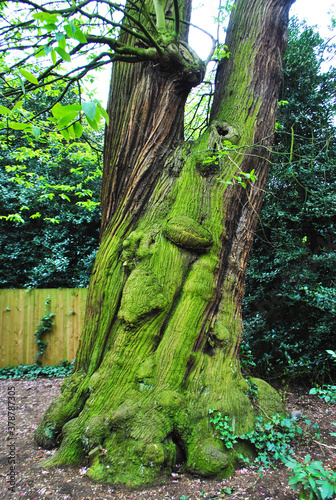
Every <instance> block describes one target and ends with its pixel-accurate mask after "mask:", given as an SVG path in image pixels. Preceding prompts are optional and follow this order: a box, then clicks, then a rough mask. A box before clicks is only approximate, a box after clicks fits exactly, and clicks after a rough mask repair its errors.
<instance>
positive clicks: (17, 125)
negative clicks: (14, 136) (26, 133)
mask: <svg viewBox="0 0 336 500" xmlns="http://www.w3.org/2000/svg"><path fill="white" fill-rule="evenodd" d="M8 126H9V128H12V129H13V130H26V129H27V128H28V127H30V125H29V124H28V123H18V122H9V124H8Z"/></svg>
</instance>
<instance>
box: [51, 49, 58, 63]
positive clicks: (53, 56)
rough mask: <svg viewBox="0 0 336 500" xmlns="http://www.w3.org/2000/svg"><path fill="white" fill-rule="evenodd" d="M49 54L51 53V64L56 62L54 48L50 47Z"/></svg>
mask: <svg viewBox="0 0 336 500" xmlns="http://www.w3.org/2000/svg"><path fill="white" fill-rule="evenodd" d="M50 55H51V60H52V62H53V64H56V61H57V56H56V51H55V49H52V51H51V53H50Z"/></svg>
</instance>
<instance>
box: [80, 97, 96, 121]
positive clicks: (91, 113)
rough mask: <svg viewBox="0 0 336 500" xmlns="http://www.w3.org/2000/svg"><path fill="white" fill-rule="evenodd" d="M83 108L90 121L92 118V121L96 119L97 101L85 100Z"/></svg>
mask: <svg viewBox="0 0 336 500" xmlns="http://www.w3.org/2000/svg"><path fill="white" fill-rule="evenodd" d="M82 109H83V111H84V113H85V116H86V118H87V119H88V121H89V120H90V121H91V122H92V121H94V120H95V117H96V112H97V102H95V101H91V102H83V103H82Z"/></svg>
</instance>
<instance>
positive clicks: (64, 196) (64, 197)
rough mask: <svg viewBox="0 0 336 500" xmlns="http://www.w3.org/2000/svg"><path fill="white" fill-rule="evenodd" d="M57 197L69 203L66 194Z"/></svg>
mask: <svg viewBox="0 0 336 500" xmlns="http://www.w3.org/2000/svg"><path fill="white" fill-rule="evenodd" d="M59 196H60V198H62V200H66V201H68V202H69V203H70V198H69V196H67V195H66V194H64V193H62V194H60V195H59Z"/></svg>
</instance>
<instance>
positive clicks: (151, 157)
mask: <svg viewBox="0 0 336 500" xmlns="http://www.w3.org/2000/svg"><path fill="white" fill-rule="evenodd" d="M292 3H293V2H292V0H262V1H261V0H259V1H257V0H238V1H237V2H236V8H235V9H233V14H232V16H231V20H230V26H229V29H228V35H227V40H226V44H227V45H228V47H229V51H230V52H231V56H230V58H229V59H225V60H223V61H222V62H221V63H220V65H219V68H218V72H217V78H216V92H215V97H214V103H213V108H212V114H211V123H210V125H209V127H208V129H207V131H206V132H205V133H204V134H203V135H202V136H201V137H200V138H199V139H198V140H197V141H196V142H195V143H193V144H190V143H189V144H184V143H183V140H182V137H183V109H184V104H185V101H186V98H187V96H188V93H189V91H190V89H191V87H192V86H193V85H195V84H196V83H197V82H199V81H200V79H201V77H202V72H203V65H202V63H201V62H200V60H199V59H198V58H197V57H196V56H195V55H194V54H193V53H192V51H190V50H189V49H188V47H187V45H186V44H185V41H184V40H183V41H181V40H175V42H174V43H171V42H170V43H169V44H167V53H166V57H164V58H163V60H162V62H161V63H160V64H154V63H152V62H146V63H138V64H134V65H130V64H127V63H124V62H123V63H117V64H115V66H114V68H113V72H112V81H111V91H110V100H109V106H108V112H109V115H110V125H109V127H107V129H106V137H105V160H104V161H105V163H104V176H103V188H102V211H103V220H102V237H101V244H100V249H99V252H98V255H97V259H96V263H95V266H94V269H93V273H92V278H91V282H90V290H89V297H88V302H87V309H86V320H85V328H84V331H83V334H82V338H81V344H80V347H79V350H78V353H77V357H76V367H75V372H74V373H73V374H72V375H71V376H70V377H69V378H68V379H67V380H66V381H65V382H64V384H63V388H62V394H61V396H60V397H59V398H58V399H57V400H56V401H55V402H53V403H52V405H51V406H50V408H49V410H48V411H47V413H46V415H45V416H44V418H43V421H42V423H41V425H40V426H39V428H38V430H37V432H36V440H37V443H38V444H39V445H41V446H45V447H47V448H52V447H55V446H57V445H58V444H59V443H60V448H59V450H58V451H57V452H56V454H55V455H54V456H53V457H52V458H51V459H50V460H49V461H48V464H49V465H56V464H75V463H79V462H81V461H83V460H85V459H88V460H89V463H90V468H89V470H88V475H89V476H90V477H92V478H93V479H95V480H99V481H112V482H114V483H124V484H126V485H128V486H138V485H141V484H145V483H149V482H153V481H154V480H155V479H156V478H157V477H158V476H159V475H160V474H161V473H162V471H164V470H168V471H171V470H172V467H173V466H174V465H175V464H176V461H177V460H178V461H183V462H184V467H185V469H186V470H187V471H189V472H193V473H195V474H199V475H204V476H217V477H223V476H226V475H229V474H230V473H232V471H233V470H234V466H235V463H236V461H237V459H236V457H237V452H243V453H245V454H251V453H252V454H253V450H252V451H251V450H247V449H246V448H244V446H243V444H242V443H238V444H237V445H236V447H235V449H234V450H227V449H226V448H225V446H224V445H223V443H222V441H220V440H219V439H218V438H216V437H215V436H214V433H213V428H212V427H211V425H210V423H209V409H212V410H214V411H216V410H217V411H220V412H221V413H222V415H223V416H225V415H226V416H228V417H229V419H230V422H231V423H232V426H233V427H234V429H235V432H236V433H237V434H239V433H243V432H245V431H248V430H250V429H251V427H252V425H253V421H254V419H255V416H256V415H258V414H259V412H260V411H262V412H263V414H264V413H266V414H268V415H271V414H272V413H275V412H277V411H281V409H282V405H281V401H280V399H279V397H278V396H277V394H276V392H275V391H274V390H273V389H272V388H271V387H270V386H268V385H267V384H266V383H265V382H263V381H261V380H253V381H254V382H255V383H256V384H257V386H258V405H255V404H254V403H253V401H252V400H251V399H250V397H249V385H248V382H247V380H245V378H244V377H243V375H242V373H241V370H240V364H239V356H238V353H239V346H240V341H241V333H242V322H241V303H242V297H243V290H244V279H245V272H246V266H247V260H248V255H249V251H250V248H251V245H252V240H253V233H254V230H255V227H256V224H257V220H258V213H259V210H260V207H261V203H262V198H263V192H264V189H265V183H266V176H267V168H268V163H269V161H270V154H271V145H272V139H273V131H274V126H275V114H276V110H277V100H278V91H279V86H280V81H281V63H282V57H283V54H284V50H285V46H286V28H287V19H288V12H289V8H290V5H291V4H292ZM182 4H183V5H182ZM180 7H181V12H182V13H183V18H184V19H186V18H187V15H188V13H189V12H190V2H184V3H183V2H180ZM182 7H183V8H182ZM168 8H170V6H169V5H168ZM176 54H178V56H177V55H176ZM225 141H230V142H231V144H232V146H230V147H227V144H228V143H227V142H225ZM225 148H227V149H225ZM253 169H254V170H255V173H256V175H257V180H256V181H255V182H248V181H247V186H246V187H244V186H243V185H242V184H241V183H240V182H237V181H236V180H235V179H234V178H233V176H234V175H236V176H237V174H239V172H240V174H239V175H241V176H242V173H247V174H248V173H250V172H251V170H253ZM48 464H46V465H48Z"/></svg>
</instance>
